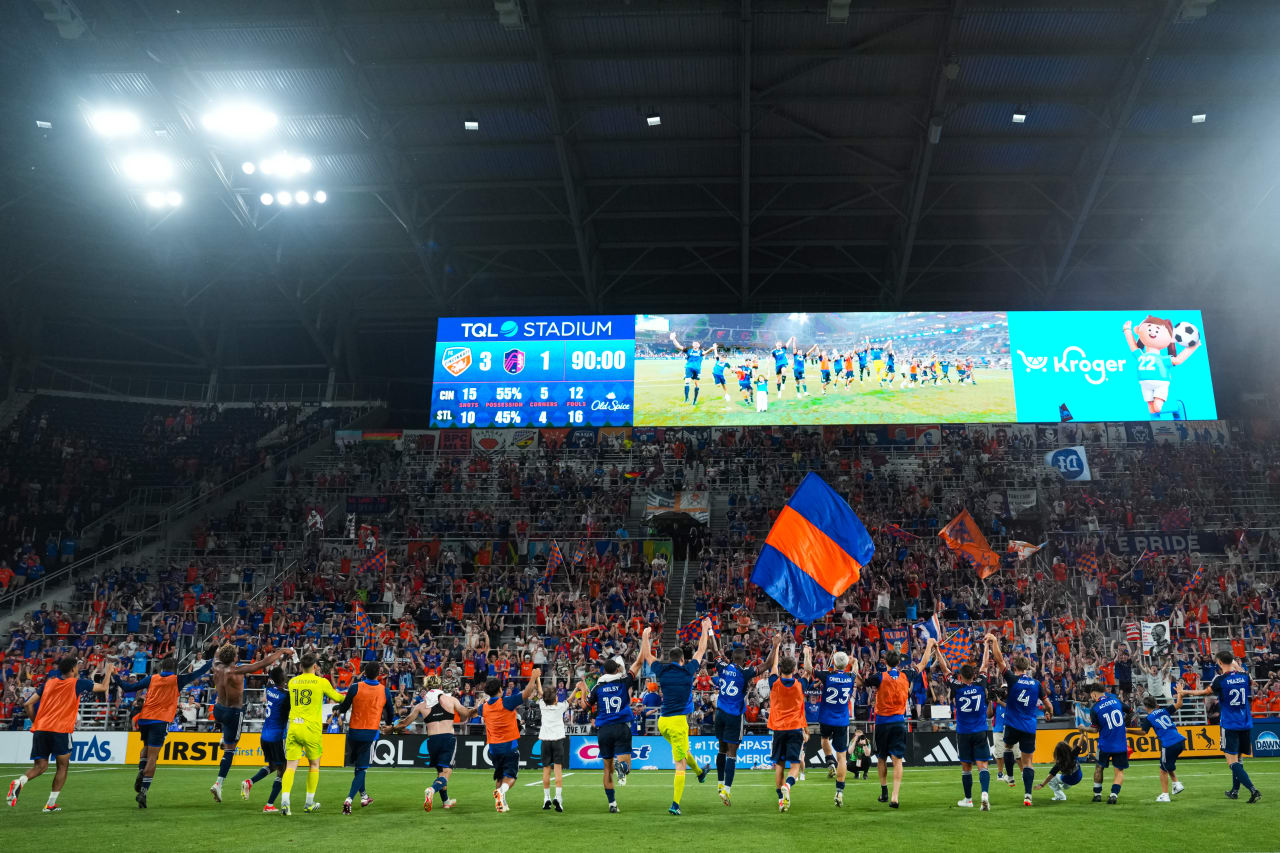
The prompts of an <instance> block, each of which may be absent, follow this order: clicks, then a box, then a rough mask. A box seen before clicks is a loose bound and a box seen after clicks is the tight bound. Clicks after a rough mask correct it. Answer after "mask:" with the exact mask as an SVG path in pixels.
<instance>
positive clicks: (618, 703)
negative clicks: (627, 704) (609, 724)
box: [600, 696, 622, 714]
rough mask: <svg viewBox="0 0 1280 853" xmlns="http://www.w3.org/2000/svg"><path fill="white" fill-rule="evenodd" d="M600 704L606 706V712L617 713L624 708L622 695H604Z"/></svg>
mask: <svg viewBox="0 0 1280 853" xmlns="http://www.w3.org/2000/svg"><path fill="white" fill-rule="evenodd" d="M600 704H601V705H603V706H604V712H605V713H606V714H616V713H618V712H619V711H621V710H622V697H621V696H603V697H601V699H600Z"/></svg>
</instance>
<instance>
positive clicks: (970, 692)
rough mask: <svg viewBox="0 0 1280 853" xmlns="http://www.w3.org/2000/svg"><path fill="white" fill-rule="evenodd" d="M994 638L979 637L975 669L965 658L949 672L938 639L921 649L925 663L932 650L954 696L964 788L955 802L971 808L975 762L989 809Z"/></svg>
mask: <svg viewBox="0 0 1280 853" xmlns="http://www.w3.org/2000/svg"><path fill="white" fill-rule="evenodd" d="M995 641H996V638H995V637H994V636H993V635H991V634H987V635H986V636H985V637H983V639H982V664H981V665H980V666H979V667H978V668H977V669H976V670H975V669H974V667H973V664H971V663H968V662H965V663H963V664H961V665H960V669H959V671H958V672H956V673H954V674H953V673H952V671H951V665H950V664H948V663H947V658H946V655H944V654H942V650H941V649H939V648H938V641H937V640H935V639H933V638H932V637H930V638H929V643H928V648H927V649H926V650H925V658H924V661H925V663H926V664H927V663H928V661H929V655H930V654H932V655H933V657H934V659H935V660H937V661H938V666H939V667H941V669H942V674H943V676H944V677H945V678H946V679H947V686H948V687H950V688H951V693H952V695H953V696H954V697H955V701H954V702H953V703H952V705H953V707H954V708H955V713H956V741H957V746H958V750H957V751H958V752H959V753H960V783H961V785H962V787H963V788H964V799H962V800H960V801H959V802H957V803H956V805H957V806H959V807H960V808H962V809H971V808H973V766H974V765H975V764H976V765H978V784H979V787H980V789H981V791H982V797H981V803H982V810H983V811H984V812H987V811H991V799H990V797H989V795H988V792H989V791H990V789H991V771H989V770H988V769H987V764H988V762H990V761H991V747H990V745H989V744H988V743H987V731H988V729H987V678H986V675H984V674H982V673H985V672H986V670H987V664H988V663H990V660H991V644H992V643H994V642H995Z"/></svg>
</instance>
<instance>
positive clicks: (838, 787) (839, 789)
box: [836, 782, 844, 791]
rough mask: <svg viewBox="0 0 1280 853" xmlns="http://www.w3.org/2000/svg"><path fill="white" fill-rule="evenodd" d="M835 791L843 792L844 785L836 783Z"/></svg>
mask: <svg viewBox="0 0 1280 853" xmlns="http://www.w3.org/2000/svg"><path fill="white" fill-rule="evenodd" d="M836 790H837V791H843V790H844V783H843V782H837V783H836Z"/></svg>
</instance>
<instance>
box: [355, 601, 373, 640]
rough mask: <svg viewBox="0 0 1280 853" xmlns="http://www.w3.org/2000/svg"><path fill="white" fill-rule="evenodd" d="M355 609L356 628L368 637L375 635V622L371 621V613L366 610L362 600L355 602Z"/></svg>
mask: <svg viewBox="0 0 1280 853" xmlns="http://www.w3.org/2000/svg"><path fill="white" fill-rule="evenodd" d="M353 609H354V611H355V622H356V630H357V631H359V632H360V633H361V634H363V635H365V636H366V637H373V623H372V622H370V621H369V614H367V613H365V612H364V607H362V606H361V604H360V602H358V601H357V602H355V604H354V606H353Z"/></svg>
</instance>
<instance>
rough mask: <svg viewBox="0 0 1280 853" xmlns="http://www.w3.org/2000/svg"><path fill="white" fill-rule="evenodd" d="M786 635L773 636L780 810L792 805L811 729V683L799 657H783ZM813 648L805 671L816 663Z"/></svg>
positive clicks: (772, 704)
mask: <svg viewBox="0 0 1280 853" xmlns="http://www.w3.org/2000/svg"><path fill="white" fill-rule="evenodd" d="M781 644H782V635H781V634H774V636H773V646H774V649H773V652H774V653H773V656H772V657H773V666H772V667H771V668H770V672H769V731H770V733H772V735H773V784H774V786H775V789H776V790H777V793H778V811H780V812H785V811H788V810H789V809H790V808H791V789H792V788H793V787H795V784H796V779H798V778H799V776H800V770H801V768H802V767H803V766H804V765H803V763H802V762H803V756H804V739H805V734H806V730H807V726H806V725H805V717H804V697H805V694H806V693H807V692H808V685H806V684H805V681H804V679H803V678H800V677H799V676H798V674H797V673H796V659H795V658H793V657H790V656H787V657H783V658H779V657H778V646H780V645H781ZM812 655H813V649H812V648H811V647H810V646H807V645H806V646H805V647H804V671H805V672H809V671H810V670H811V669H812V667H813V661H812Z"/></svg>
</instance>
